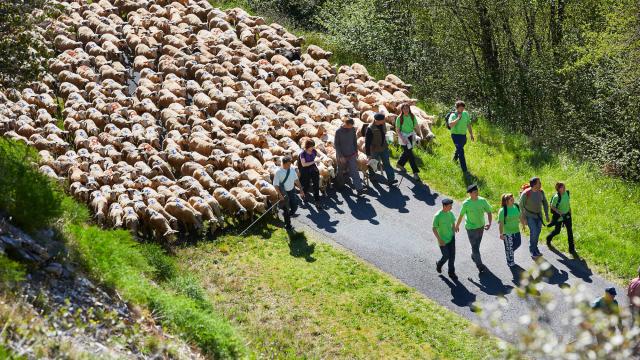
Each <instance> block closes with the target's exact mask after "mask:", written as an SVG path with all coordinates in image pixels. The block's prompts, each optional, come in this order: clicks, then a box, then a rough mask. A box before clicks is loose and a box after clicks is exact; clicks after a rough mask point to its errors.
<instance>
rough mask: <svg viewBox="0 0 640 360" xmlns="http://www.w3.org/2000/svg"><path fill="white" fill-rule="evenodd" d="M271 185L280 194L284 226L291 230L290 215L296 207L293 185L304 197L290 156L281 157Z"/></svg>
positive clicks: (296, 200)
mask: <svg viewBox="0 0 640 360" xmlns="http://www.w3.org/2000/svg"><path fill="white" fill-rule="evenodd" d="M273 185H274V186H275V187H276V189H277V190H278V195H280V207H282V210H283V212H284V225H285V226H284V228H285V230H287V232H292V231H293V227H292V226H291V215H293V214H295V212H296V210H297V209H298V198H297V196H296V192H295V187H296V186H297V187H298V189H300V196H301V197H302V198H303V199H304V191H303V189H302V185H300V181H298V175H297V174H296V171H295V170H294V169H292V168H291V157H289V156H285V157H284V158H282V167H281V168H280V169H278V171H276V174H275V176H274V177H273Z"/></svg>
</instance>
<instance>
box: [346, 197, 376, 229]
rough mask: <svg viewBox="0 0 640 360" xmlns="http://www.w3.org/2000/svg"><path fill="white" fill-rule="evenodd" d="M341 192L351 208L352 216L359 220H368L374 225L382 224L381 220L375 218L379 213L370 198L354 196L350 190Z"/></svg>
mask: <svg viewBox="0 0 640 360" xmlns="http://www.w3.org/2000/svg"><path fill="white" fill-rule="evenodd" d="M340 194H341V195H342V198H343V199H344V202H345V203H347V206H349V209H351V216H353V217H354V218H355V219H357V220H367V221H368V222H369V223H371V224H372V225H379V224H380V222H379V221H378V220H376V219H375V217H376V216H377V215H378V213H376V209H374V208H373V206H371V204H370V203H369V200H368V199H366V198H364V197H353V195H352V192H351V191H350V190H347V191H341V192H340ZM354 199H355V200H354Z"/></svg>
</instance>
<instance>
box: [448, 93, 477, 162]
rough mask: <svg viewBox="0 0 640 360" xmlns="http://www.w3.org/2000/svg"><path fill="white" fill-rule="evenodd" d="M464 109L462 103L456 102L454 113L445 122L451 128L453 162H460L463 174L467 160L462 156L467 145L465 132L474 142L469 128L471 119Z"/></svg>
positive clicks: (471, 129) (471, 130)
mask: <svg viewBox="0 0 640 360" xmlns="http://www.w3.org/2000/svg"><path fill="white" fill-rule="evenodd" d="M464 108H465V104H464V101H460V100H459V101H456V111H455V112H454V113H452V114H451V115H449V118H448V119H447V122H448V123H449V127H450V128H451V140H453V144H454V145H455V146H456V152H455V154H454V155H453V161H460V168H461V169H462V172H463V173H466V172H467V160H466V158H465V156H464V146H465V144H466V143H467V131H469V136H470V137H471V140H472V141H475V138H474V136H473V128H472V127H471V117H470V116H469V113H468V112H466V111H465V110H464Z"/></svg>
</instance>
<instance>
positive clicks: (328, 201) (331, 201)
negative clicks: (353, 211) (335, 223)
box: [320, 189, 344, 214]
mask: <svg viewBox="0 0 640 360" xmlns="http://www.w3.org/2000/svg"><path fill="white" fill-rule="evenodd" d="M320 201H322V202H323V203H324V205H326V206H327V207H328V208H331V209H334V210H335V212H336V214H344V210H342V209H341V208H340V205H342V204H344V201H342V200H340V198H339V197H338V192H336V190H335V189H332V190H328V191H327V195H326V196H325V197H324V198H322V199H321V200H320Z"/></svg>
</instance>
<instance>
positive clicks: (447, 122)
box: [444, 107, 456, 130]
mask: <svg viewBox="0 0 640 360" xmlns="http://www.w3.org/2000/svg"><path fill="white" fill-rule="evenodd" d="M455 112H456V108H455V107H454V108H452V109H451V111H449V113H447V115H445V117H444V123H445V124H446V125H447V129H449V130H451V125H450V124H449V118H450V117H451V115H452V114H454V113H455Z"/></svg>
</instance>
